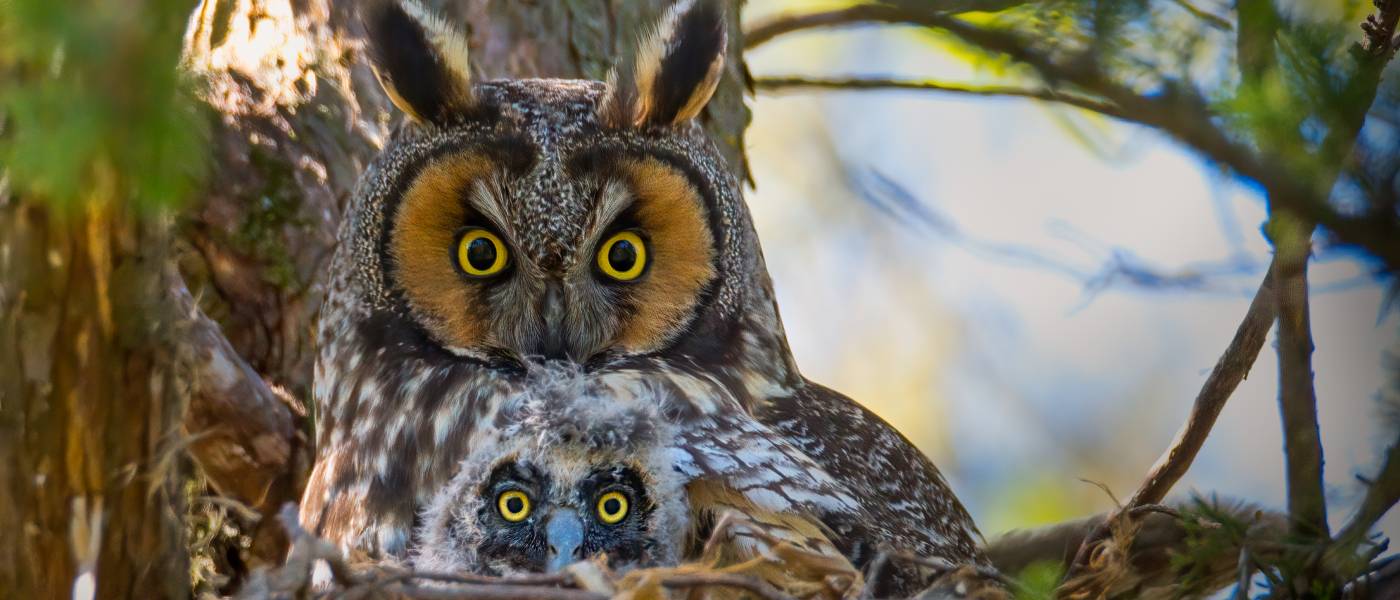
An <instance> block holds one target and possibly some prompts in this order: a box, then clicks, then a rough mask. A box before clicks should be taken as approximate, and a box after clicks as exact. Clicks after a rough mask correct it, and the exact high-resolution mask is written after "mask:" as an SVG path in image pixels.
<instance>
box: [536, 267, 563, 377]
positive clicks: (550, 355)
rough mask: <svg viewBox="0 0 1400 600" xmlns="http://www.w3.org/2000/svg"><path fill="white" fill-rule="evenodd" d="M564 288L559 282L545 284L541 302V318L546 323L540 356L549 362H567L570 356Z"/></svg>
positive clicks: (541, 338) (541, 340)
mask: <svg viewBox="0 0 1400 600" xmlns="http://www.w3.org/2000/svg"><path fill="white" fill-rule="evenodd" d="M563 288H564V286H563V284H561V283H559V282H557V281H550V282H548V283H546V284H545V289H544V298H543V300H542V301H541V302H540V317H541V319H542V320H543V321H544V331H543V333H542V334H541V336H540V347H539V350H540V354H541V355H542V356H544V358H545V359H547V360H566V359H569V358H571V357H570V356H569V342H568V341H567V336H566V334H565V331H564V315H565V313H566V312H567V311H566V310H565V306H564V289H563Z"/></svg>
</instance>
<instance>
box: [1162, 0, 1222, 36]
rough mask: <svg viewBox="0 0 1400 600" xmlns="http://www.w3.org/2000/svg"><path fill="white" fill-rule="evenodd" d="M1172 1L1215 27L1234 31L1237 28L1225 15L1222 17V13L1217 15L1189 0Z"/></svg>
mask: <svg viewBox="0 0 1400 600" xmlns="http://www.w3.org/2000/svg"><path fill="white" fill-rule="evenodd" d="M1172 3H1173V4H1175V5H1177V6H1179V7H1181V10H1184V11H1186V12H1188V13H1191V16H1193V17H1196V18H1197V19H1200V20H1202V21H1205V22H1206V23H1208V24H1209V25H1210V26H1212V27H1215V28H1216V29H1222V30H1225V31H1232V30H1234V28H1235V26H1234V25H1231V24H1230V22H1229V21H1227V20H1225V18H1224V17H1221V16H1220V15H1217V14H1215V13H1212V12H1209V11H1207V10H1205V9H1203V8H1201V7H1199V6H1196V5H1195V4H1192V3H1191V2H1190V1H1189V0H1172Z"/></svg>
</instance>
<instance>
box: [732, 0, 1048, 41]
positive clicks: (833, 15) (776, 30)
mask: <svg viewBox="0 0 1400 600" xmlns="http://www.w3.org/2000/svg"><path fill="white" fill-rule="evenodd" d="M1018 4H1024V2H1022V1H1020V0H1001V1H996V0H992V1H988V0H981V1H978V0H962V1H958V0H941V1H936V2H924V5H923V6H921V7H919V9H921V10H929V11H936V12H940V13H943V14H957V13H960V12H967V11H997V10H1003V9H1006V8H1009V7H1012V6H1015V5H1018ZM869 23H886V24H901V23H902V24H906V25H923V23H920V22H918V21H917V20H914V19H911V18H910V15H909V14H908V13H906V12H905V11H904V8H903V7H899V6H893V5H880V4H860V5H856V6H853V7H850V8H844V9H840V10H832V11H826V12H815V13H807V14H786V15H778V16H776V17H773V18H770V19H768V20H766V21H763V22H760V23H758V24H757V25H754V26H752V27H750V28H749V29H748V30H747V31H745V32H744V50H753V49H754V48H757V47H759V46H761V45H763V44H765V43H767V42H769V41H772V39H773V38H775V37H778V36H780V35H783V34H785V33H792V32H794V31H802V30H805V29H820V28H823V27H841V26H845V25H864V24H869Z"/></svg>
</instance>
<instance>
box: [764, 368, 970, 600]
mask: <svg viewBox="0 0 1400 600" xmlns="http://www.w3.org/2000/svg"><path fill="white" fill-rule="evenodd" d="M752 412H753V416H754V418H755V420H757V421H758V422H760V423H761V424H763V425H764V426H766V427H768V428H771V429H770V430H771V431H772V432H773V434H774V435H777V436H780V439H781V440H782V441H783V442H784V444H785V445H786V446H789V447H791V448H793V449H794V450H796V451H799V452H801V453H802V454H804V455H805V456H810V457H814V458H813V460H815V462H816V464H817V465H818V466H819V467H820V468H821V470H822V472H824V473H826V474H827V476H828V477H833V478H835V480H837V481H839V482H841V484H842V485H843V486H844V489H845V490H850V491H852V492H858V493H860V494H861V503H862V505H863V510H862V511H861V512H860V513H859V514H858V515H855V516H854V518H853V515H852V514H851V513H847V512H841V511H831V512H824V513H822V521H823V522H824V523H825V524H826V525H827V526H828V527H830V528H831V529H832V530H833V531H834V532H835V538H834V540H833V541H835V542H836V544H837V546H838V547H840V548H841V549H842V551H843V552H844V553H845V554H846V556H848V557H850V559H851V561H852V562H854V563H855V564H856V565H857V566H860V567H862V568H864V567H865V565H867V564H868V563H869V562H870V561H871V560H872V559H874V558H875V556H876V555H877V554H878V553H879V551H880V550H881V549H882V548H888V549H893V550H899V551H903V552H908V553H911V554H914V555H918V556H923V557H928V558H938V559H943V560H947V561H949V562H952V563H954V564H964V563H969V564H975V565H978V566H987V565H989V563H988V562H987V559H986V557H985V556H984V555H983V553H982V551H981V549H980V548H979V546H978V543H977V538H978V537H980V536H979V534H978V533H977V528H976V525H974V523H973V521H972V517H971V516H970V515H969V514H968V513H967V510H966V509H964V508H963V506H962V504H961V503H960V502H959V501H958V499H957V496H956V495H954V494H953V491H952V489H951V488H949V487H948V483H947V482H946V481H945V480H944V479H943V476H942V474H940V473H939V472H938V468H937V467H935V466H934V465H933V463H932V462H931V461H929V459H928V458H927V457H926V456H924V454H923V453H922V452H920V451H919V449H918V448H917V447H915V446H914V444H913V443H912V442H910V441H909V440H908V439H907V438H905V437H904V436H903V435H901V434H900V433H899V432H898V431H896V430H895V429H894V427H892V426H890V424H889V423H886V422H885V421H884V420H883V419H881V418H880V417H878V416H876V415H875V414H874V413H872V412H870V411H869V410H867V409H865V408H864V407H863V406H861V405H860V404H859V403H857V402H855V401H854V400H851V399H850V398H847V397H846V396H843V395H841V394H840V393H838V392H835V391H833V390H830V389H827V388H825V387H822V386H821V385H818V384H815V383H812V382H806V383H805V385H803V386H802V387H800V388H799V389H798V390H797V391H796V392H795V393H794V394H793V395H791V396H787V397H779V398H770V399H767V400H765V401H763V402H761V403H759V404H758V405H756V406H754V407H753V411H752ZM895 579H903V580H904V581H899V582H894V583H893V586H894V588H897V589H900V590H904V591H906V592H909V593H913V592H916V591H918V590H919V589H920V587H921V585H922V582H921V581H919V580H918V579H917V578H903V577H895Z"/></svg>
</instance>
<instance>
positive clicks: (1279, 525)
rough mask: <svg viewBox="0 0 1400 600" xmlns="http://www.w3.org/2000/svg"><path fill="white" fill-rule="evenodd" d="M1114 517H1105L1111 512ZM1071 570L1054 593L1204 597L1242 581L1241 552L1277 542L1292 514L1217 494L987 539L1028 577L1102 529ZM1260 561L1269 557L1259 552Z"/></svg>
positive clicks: (1008, 569)
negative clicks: (1127, 514) (1126, 515)
mask: <svg viewBox="0 0 1400 600" xmlns="http://www.w3.org/2000/svg"><path fill="white" fill-rule="evenodd" d="M1110 518H1112V519H1114V520H1113V521H1106V520H1107V519H1110ZM1105 524H1107V527H1108V535H1107V536H1105V537H1103V538H1102V539H1101V540H1100V541H1098V542H1097V543H1095V544H1094V545H1093V546H1092V547H1091V548H1090V549H1089V551H1088V553H1087V559H1086V560H1085V562H1084V563H1083V564H1081V565H1080V566H1079V568H1078V569H1076V570H1075V572H1074V574H1073V576H1072V577H1071V578H1069V579H1068V580H1066V581H1062V582H1061V583H1060V585H1059V587H1058V588H1057V589H1056V590H1055V592H1056V597H1057V598H1062V599H1071V600H1077V599H1080V598H1144V599H1154V598H1205V597H1209V596H1212V595H1213V594H1214V592H1217V591H1219V590H1221V589H1224V588H1225V587H1227V586H1229V585H1230V584H1231V583H1234V582H1236V581H1238V579H1239V572H1240V560H1241V559H1240V557H1241V553H1242V552H1245V551H1246V549H1251V551H1253V549H1258V548H1268V547H1276V545H1277V542H1279V541H1280V540H1282V539H1283V537H1284V535H1285V534H1286V531H1287V517H1285V516H1284V515H1282V514H1279V513H1275V512H1270V511H1265V510H1262V509H1259V508H1258V507H1255V506H1252V505H1249V504H1246V503H1243V502H1238V501H1233V500H1228V499H1220V498H1215V497H1212V498H1200V497H1197V498H1192V499H1191V500H1189V501H1185V502H1178V503H1176V505H1175V506H1170V507H1159V508H1156V509H1153V510H1151V511H1142V512H1141V513H1139V514H1136V515H1134V516H1133V517H1132V518H1123V517H1122V516H1121V514H1120V515H1119V516H1118V517H1116V518H1115V517H1113V516H1112V515H1095V516H1092V517H1088V518H1084V519H1078V520H1075V521H1068V522H1065V523H1058V524H1055V525H1049V526H1045V527H1041V528H1037V529H1031V530H1025V531H1012V532H1010V533H1007V534H1005V535H1003V536H1001V537H999V538H997V539H995V540H993V541H992V542H990V543H988V544H987V546H986V552H987V556H988V557H989V558H990V559H991V560H992V563H993V564H994V565H995V566H996V567H997V568H998V569H999V570H1001V571H1002V572H1003V573H1006V574H1008V575H1011V576H1013V577H1025V576H1028V574H1029V573H1030V572H1031V571H1032V570H1033V569H1036V568H1044V567H1054V568H1056V569H1057V570H1056V572H1058V573H1065V572H1066V571H1068V570H1069V569H1070V568H1071V564H1072V563H1073V561H1074V560H1075V558H1076V555H1077V554H1078V553H1079V547H1080V545H1081V544H1083V543H1084V540H1085V538H1087V537H1089V536H1091V535H1094V534H1095V533H1096V532H1099V531H1102V528H1103V527H1104V526H1105ZM1255 558H1257V559H1258V560H1260V561H1267V558H1266V557H1263V556H1259V555H1257V554H1256V555H1255Z"/></svg>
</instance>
